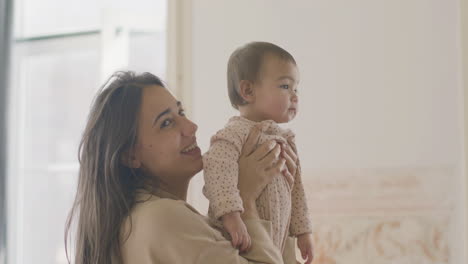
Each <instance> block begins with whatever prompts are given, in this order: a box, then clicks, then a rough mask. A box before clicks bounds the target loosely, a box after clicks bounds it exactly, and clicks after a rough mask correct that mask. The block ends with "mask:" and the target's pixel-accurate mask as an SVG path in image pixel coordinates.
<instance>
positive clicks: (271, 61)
mask: <svg viewBox="0 0 468 264" xmlns="http://www.w3.org/2000/svg"><path fill="white" fill-rule="evenodd" d="M257 73H258V74H257V77H260V78H263V77H266V76H271V75H275V76H276V75H278V74H280V75H284V76H289V77H291V78H292V79H294V80H295V81H297V80H296V79H298V78H299V76H296V75H298V69H297V65H296V63H295V62H294V61H292V60H291V59H288V58H284V57H282V56H280V55H277V54H272V53H270V54H265V55H264V56H263V58H262V61H261V63H260V64H259V69H258V71H257ZM290 75H294V76H290Z"/></svg>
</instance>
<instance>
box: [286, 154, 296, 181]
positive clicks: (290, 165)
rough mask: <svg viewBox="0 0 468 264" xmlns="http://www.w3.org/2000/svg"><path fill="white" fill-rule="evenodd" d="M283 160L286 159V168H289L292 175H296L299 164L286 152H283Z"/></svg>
mask: <svg viewBox="0 0 468 264" xmlns="http://www.w3.org/2000/svg"><path fill="white" fill-rule="evenodd" d="M283 158H284V159H286V166H287V168H288V171H289V172H290V173H291V174H292V175H296V169H297V164H296V162H295V161H294V159H293V158H292V157H291V156H290V155H289V154H288V153H287V152H285V151H283Z"/></svg>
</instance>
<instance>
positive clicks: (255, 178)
mask: <svg viewBox="0 0 468 264" xmlns="http://www.w3.org/2000/svg"><path fill="white" fill-rule="evenodd" d="M260 134H261V131H260V128H259V126H258V125H257V126H255V127H254V128H252V129H251V131H250V134H249V137H248V138H247V141H246V142H245V144H244V146H243V148H242V152H241V155H240V157H239V181H238V188H239V192H240V196H241V198H242V201H243V205H244V214H243V215H242V217H243V218H244V219H246V218H258V212H257V210H256V209H255V200H256V199H257V198H258V196H259V195H260V193H261V192H262V191H263V189H264V188H265V186H266V185H267V184H268V183H270V182H271V180H272V179H273V178H274V177H275V176H278V175H283V176H284V177H286V179H287V180H288V182H292V181H294V180H293V179H288V178H292V176H291V174H290V173H282V172H283V171H284V170H287V168H286V159H285V158H283V157H281V155H280V154H281V146H280V144H278V143H277V142H276V141H274V140H271V141H267V142H265V143H263V144H262V145H260V146H259V147H257V145H258V140H259V138H260Z"/></svg>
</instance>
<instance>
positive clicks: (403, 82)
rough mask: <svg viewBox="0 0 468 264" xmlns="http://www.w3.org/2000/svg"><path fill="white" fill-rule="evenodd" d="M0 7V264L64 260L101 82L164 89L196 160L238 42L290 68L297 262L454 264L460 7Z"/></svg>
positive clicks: (467, 20) (460, 188) (460, 177)
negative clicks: (281, 58)
mask: <svg viewBox="0 0 468 264" xmlns="http://www.w3.org/2000/svg"><path fill="white" fill-rule="evenodd" d="M0 3H2V5H0V7H1V8H2V9H1V10H0V18H1V19H2V21H6V23H1V22H0V27H1V31H0V32H1V33H2V34H3V32H6V33H5V34H3V35H2V36H10V37H11V42H10V41H8V39H6V38H4V37H3V38H0V49H1V50H2V51H3V52H7V55H6V56H3V57H1V56H0V62H1V63H2V64H1V65H0V70H1V71H2V73H5V74H7V77H8V82H7V79H5V78H0V79H2V80H1V82H3V83H2V84H5V85H3V86H0V89H1V90H0V96H2V97H3V98H0V99H1V100H0V102H1V103H2V105H1V107H2V108H0V110H1V111H3V112H4V113H5V115H4V116H5V117H4V118H3V119H0V123H1V124H0V132H1V135H6V136H4V137H2V141H0V151H1V153H3V154H4V157H5V158H6V159H5V158H3V159H2V163H0V169H2V171H0V173H1V174H0V187H1V189H0V191H1V192H0V199H1V201H2V205H1V206H0V221H1V225H0V263H8V264H10V263H18V264H29V263H36V264H50V263H53V264H61V263H67V262H66V258H65V251H64V243H63V235H64V223H65V219H66V216H67V214H68V211H69V209H70V207H71V203H72V200H73V197H74V194H75V190H76V182H77V171H78V162H77V152H78V150H77V147H78V143H79V140H80V136H81V133H82V131H83V129H84V125H85V121H86V118H87V114H88V111H89V107H90V103H91V100H92V98H93V96H94V94H95V92H96V91H97V89H98V88H99V87H100V85H101V84H102V83H103V81H104V80H105V79H106V78H107V77H108V76H109V75H110V74H111V73H112V72H113V71H115V70H119V69H130V70H134V71H137V72H143V71H149V72H152V73H154V74H156V75H158V76H160V77H162V78H163V79H164V80H166V81H167V83H168V85H169V87H170V88H171V90H172V91H173V93H174V94H175V95H176V96H177V97H178V98H180V99H181V100H182V102H183V103H184V105H185V107H186V108H187V110H188V114H189V116H190V117H191V118H192V119H193V120H194V121H195V122H196V123H197V124H198V126H199V129H198V134H197V138H198V142H199V145H200V146H201V148H202V150H204V151H206V150H207V148H208V146H209V138H210V136H211V135H213V134H214V133H215V132H216V131H217V130H218V129H220V128H221V127H222V126H223V125H224V124H225V122H226V121H227V119H228V118H229V117H230V116H232V115H236V114H237V113H236V111H234V109H232V108H231V106H230V103H229V99H228V96H227V89H226V64H227V60H228V57H229V55H230V54H231V52H232V51H234V49H236V48H237V47H239V46H240V45H243V44H245V43H247V42H250V41H269V42H273V43H275V44H277V45H280V46H281V47H283V48H285V49H286V50H288V51H289V52H290V53H291V54H292V55H293V56H294V57H295V59H296V61H297V63H298V67H299V70H300V75H301V82H300V85H299V93H300V97H299V103H300V111H299V114H298V117H297V118H296V119H295V120H294V121H292V122H291V123H289V124H286V126H287V127H289V128H291V129H293V130H294V131H295V132H296V134H297V139H296V140H297V142H298V148H299V149H298V151H299V154H300V157H301V162H302V163H301V164H302V172H303V176H302V177H303V181H304V184H305V186H306V193H307V195H308V202H309V207H310V209H311V210H310V211H311V216H312V219H313V223H314V242H315V260H314V262H313V263H314V264H335V263H338V264H340V263H347V264H363V263H365V264H367V263H369V264H371V263H372V264H409V263H411V264H426V263H427V264H440V263H450V264H464V263H468V258H467V249H468V246H467V240H468V235H467V234H468V233H467V227H468V218H467V215H466V214H467V204H468V200H467V180H468V178H467V173H466V169H467V167H466V166H467V164H468V160H467V156H466V146H467V142H468V120H466V117H467V116H468V111H467V109H468V70H467V69H468V3H467V1H465V0H444V1H441V0H292V1H284V0H283V1H281V0H237V1H228V0H192V1H190V0H133V1H130V0H114V1H110V0H98V1H96V0H82V1H69V0H66V1H65V0H41V1H35V0H0ZM0 54H1V53H0ZM7 59H8V60H7ZM8 62H9V63H8ZM0 76H3V75H0ZM1 153H0V157H1ZM202 186H203V177H202V175H201V174H199V175H197V176H196V177H195V179H194V180H193V181H192V184H191V187H190V193H189V202H190V203H192V204H193V205H194V206H195V207H196V208H198V209H199V210H200V211H201V212H206V210H207V201H206V199H205V198H204V197H203V195H202V194H201V188H202Z"/></svg>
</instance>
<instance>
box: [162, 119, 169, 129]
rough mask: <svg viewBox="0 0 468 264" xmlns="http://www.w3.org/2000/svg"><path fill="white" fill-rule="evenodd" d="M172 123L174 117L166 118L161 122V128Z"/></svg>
mask: <svg viewBox="0 0 468 264" xmlns="http://www.w3.org/2000/svg"><path fill="white" fill-rule="evenodd" d="M170 124H172V119H166V120H164V121H163V122H162V123H161V128H165V127H167V126H169V125H170Z"/></svg>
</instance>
